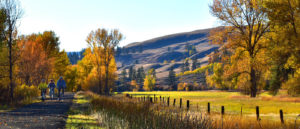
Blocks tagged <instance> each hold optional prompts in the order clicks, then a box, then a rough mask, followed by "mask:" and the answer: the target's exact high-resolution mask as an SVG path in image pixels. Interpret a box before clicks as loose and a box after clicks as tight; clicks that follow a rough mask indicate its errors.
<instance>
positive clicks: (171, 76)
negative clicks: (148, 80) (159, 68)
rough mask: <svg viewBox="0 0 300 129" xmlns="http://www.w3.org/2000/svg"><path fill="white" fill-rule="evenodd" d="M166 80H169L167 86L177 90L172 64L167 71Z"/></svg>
mask: <svg viewBox="0 0 300 129" xmlns="http://www.w3.org/2000/svg"><path fill="white" fill-rule="evenodd" d="M168 82H169V86H171V87H172V89H173V90H177V85H176V74H175V72H174V67H173V66H172V67H171V68H170V71H169V77H168Z"/></svg>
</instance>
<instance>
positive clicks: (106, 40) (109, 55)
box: [86, 29, 123, 95]
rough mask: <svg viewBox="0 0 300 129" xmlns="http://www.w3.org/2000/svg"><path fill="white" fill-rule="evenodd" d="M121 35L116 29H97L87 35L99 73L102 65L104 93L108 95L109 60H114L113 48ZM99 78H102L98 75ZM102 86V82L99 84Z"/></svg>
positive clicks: (110, 74)
mask: <svg viewBox="0 0 300 129" xmlns="http://www.w3.org/2000/svg"><path fill="white" fill-rule="evenodd" d="M122 38H123V35H122V34H121V33H120V32H119V31H118V30H116V29H114V30H111V31H108V30H106V29H97V30H96V31H92V32H91V33H90V34H89V35H88V37H87V40H86V41H87V43H88V44H89V46H90V47H91V48H92V49H93V52H94V53H95V54H97V55H95V57H96V58H99V59H98V60H97V64H98V69H99V70H98V73H101V66H103V67H104V72H105V74H104V78H105V79H104V80H105V81H104V93H105V94H106V95H109V78H110V76H112V72H111V71H110V66H111V62H112V61H114V54H115V48H116V47H117V46H118V44H119V42H120V41H121V40H122ZM99 78H102V76H100V77H99ZM99 86H100V87H102V83H100V84H99Z"/></svg>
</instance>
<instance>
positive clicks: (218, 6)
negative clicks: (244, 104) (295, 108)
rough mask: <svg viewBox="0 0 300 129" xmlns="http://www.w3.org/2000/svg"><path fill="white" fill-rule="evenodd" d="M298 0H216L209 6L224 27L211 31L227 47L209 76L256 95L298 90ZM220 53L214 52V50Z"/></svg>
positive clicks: (218, 83)
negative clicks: (283, 90) (263, 92)
mask: <svg viewBox="0 0 300 129" xmlns="http://www.w3.org/2000/svg"><path fill="white" fill-rule="evenodd" d="M299 7H300V2H299V0H276V1H274V0H214V1H213V3H212V5H210V12H211V14H212V15H213V16H215V17H216V18H217V19H218V20H219V21H220V23H221V24H222V25H223V27H219V28H217V29H214V30H213V31H211V32H210V36H209V39H210V41H211V43H212V44H221V45H223V47H222V48H221V49H219V50H220V51H219V52H218V53H216V54H218V55H221V56H217V57H221V59H217V58H216V60H219V63H220V64H219V65H217V66H216V68H215V70H214V73H213V75H211V77H210V80H211V81H212V83H211V84H212V85H214V86H216V87H220V88H222V89H240V90H242V91H243V92H244V93H246V94H249V95H250V96H251V97H256V95H257V94H258V92H259V91H260V90H262V89H264V90H269V91H270V93H272V94H273V95H275V94H277V93H278V90H279V89H280V88H284V89H287V90H288V93H289V94H290V95H299V94H300V82H299V80H300V65H299V64H300V53H299V52H300V51H299V50H300V49H299V48H300V44H299V42H300V38H299V37H300V35H299V32H298V31H299V29H300V15H299V13H300V8H299ZM215 57H216V56H215Z"/></svg>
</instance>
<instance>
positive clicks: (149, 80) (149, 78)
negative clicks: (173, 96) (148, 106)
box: [143, 69, 156, 91]
mask: <svg viewBox="0 0 300 129" xmlns="http://www.w3.org/2000/svg"><path fill="white" fill-rule="evenodd" d="M153 72H154V69H150V70H149V71H148V74H147V75H146V77H145V79H144V87H143V88H144V90H145V91H152V90H153V88H154V87H155V83H156V78H155V77H154V75H153Z"/></svg>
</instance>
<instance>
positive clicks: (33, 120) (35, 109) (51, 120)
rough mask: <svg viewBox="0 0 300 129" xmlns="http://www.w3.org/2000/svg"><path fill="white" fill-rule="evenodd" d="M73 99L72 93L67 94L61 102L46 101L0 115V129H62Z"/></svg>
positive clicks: (55, 100)
mask: <svg viewBox="0 0 300 129" xmlns="http://www.w3.org/2000/svg"><path fill="white" fill-rule="evenodd" d="M73 97H74V94H73V93H68V92H67V93H65V96H64V97H63V100H62V101H58V100H57V99H54V100H49V99H47V100H46V101H45V102H40V103H34V104H30V105H27V106H24V107H22V108H19V109H16V110H13V111H10V112H3V113H0V129H62V128H64V127H65V124H66V118H67V112H68V111H69V108H70V106H71V105H72V100H73Z"/></svg>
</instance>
